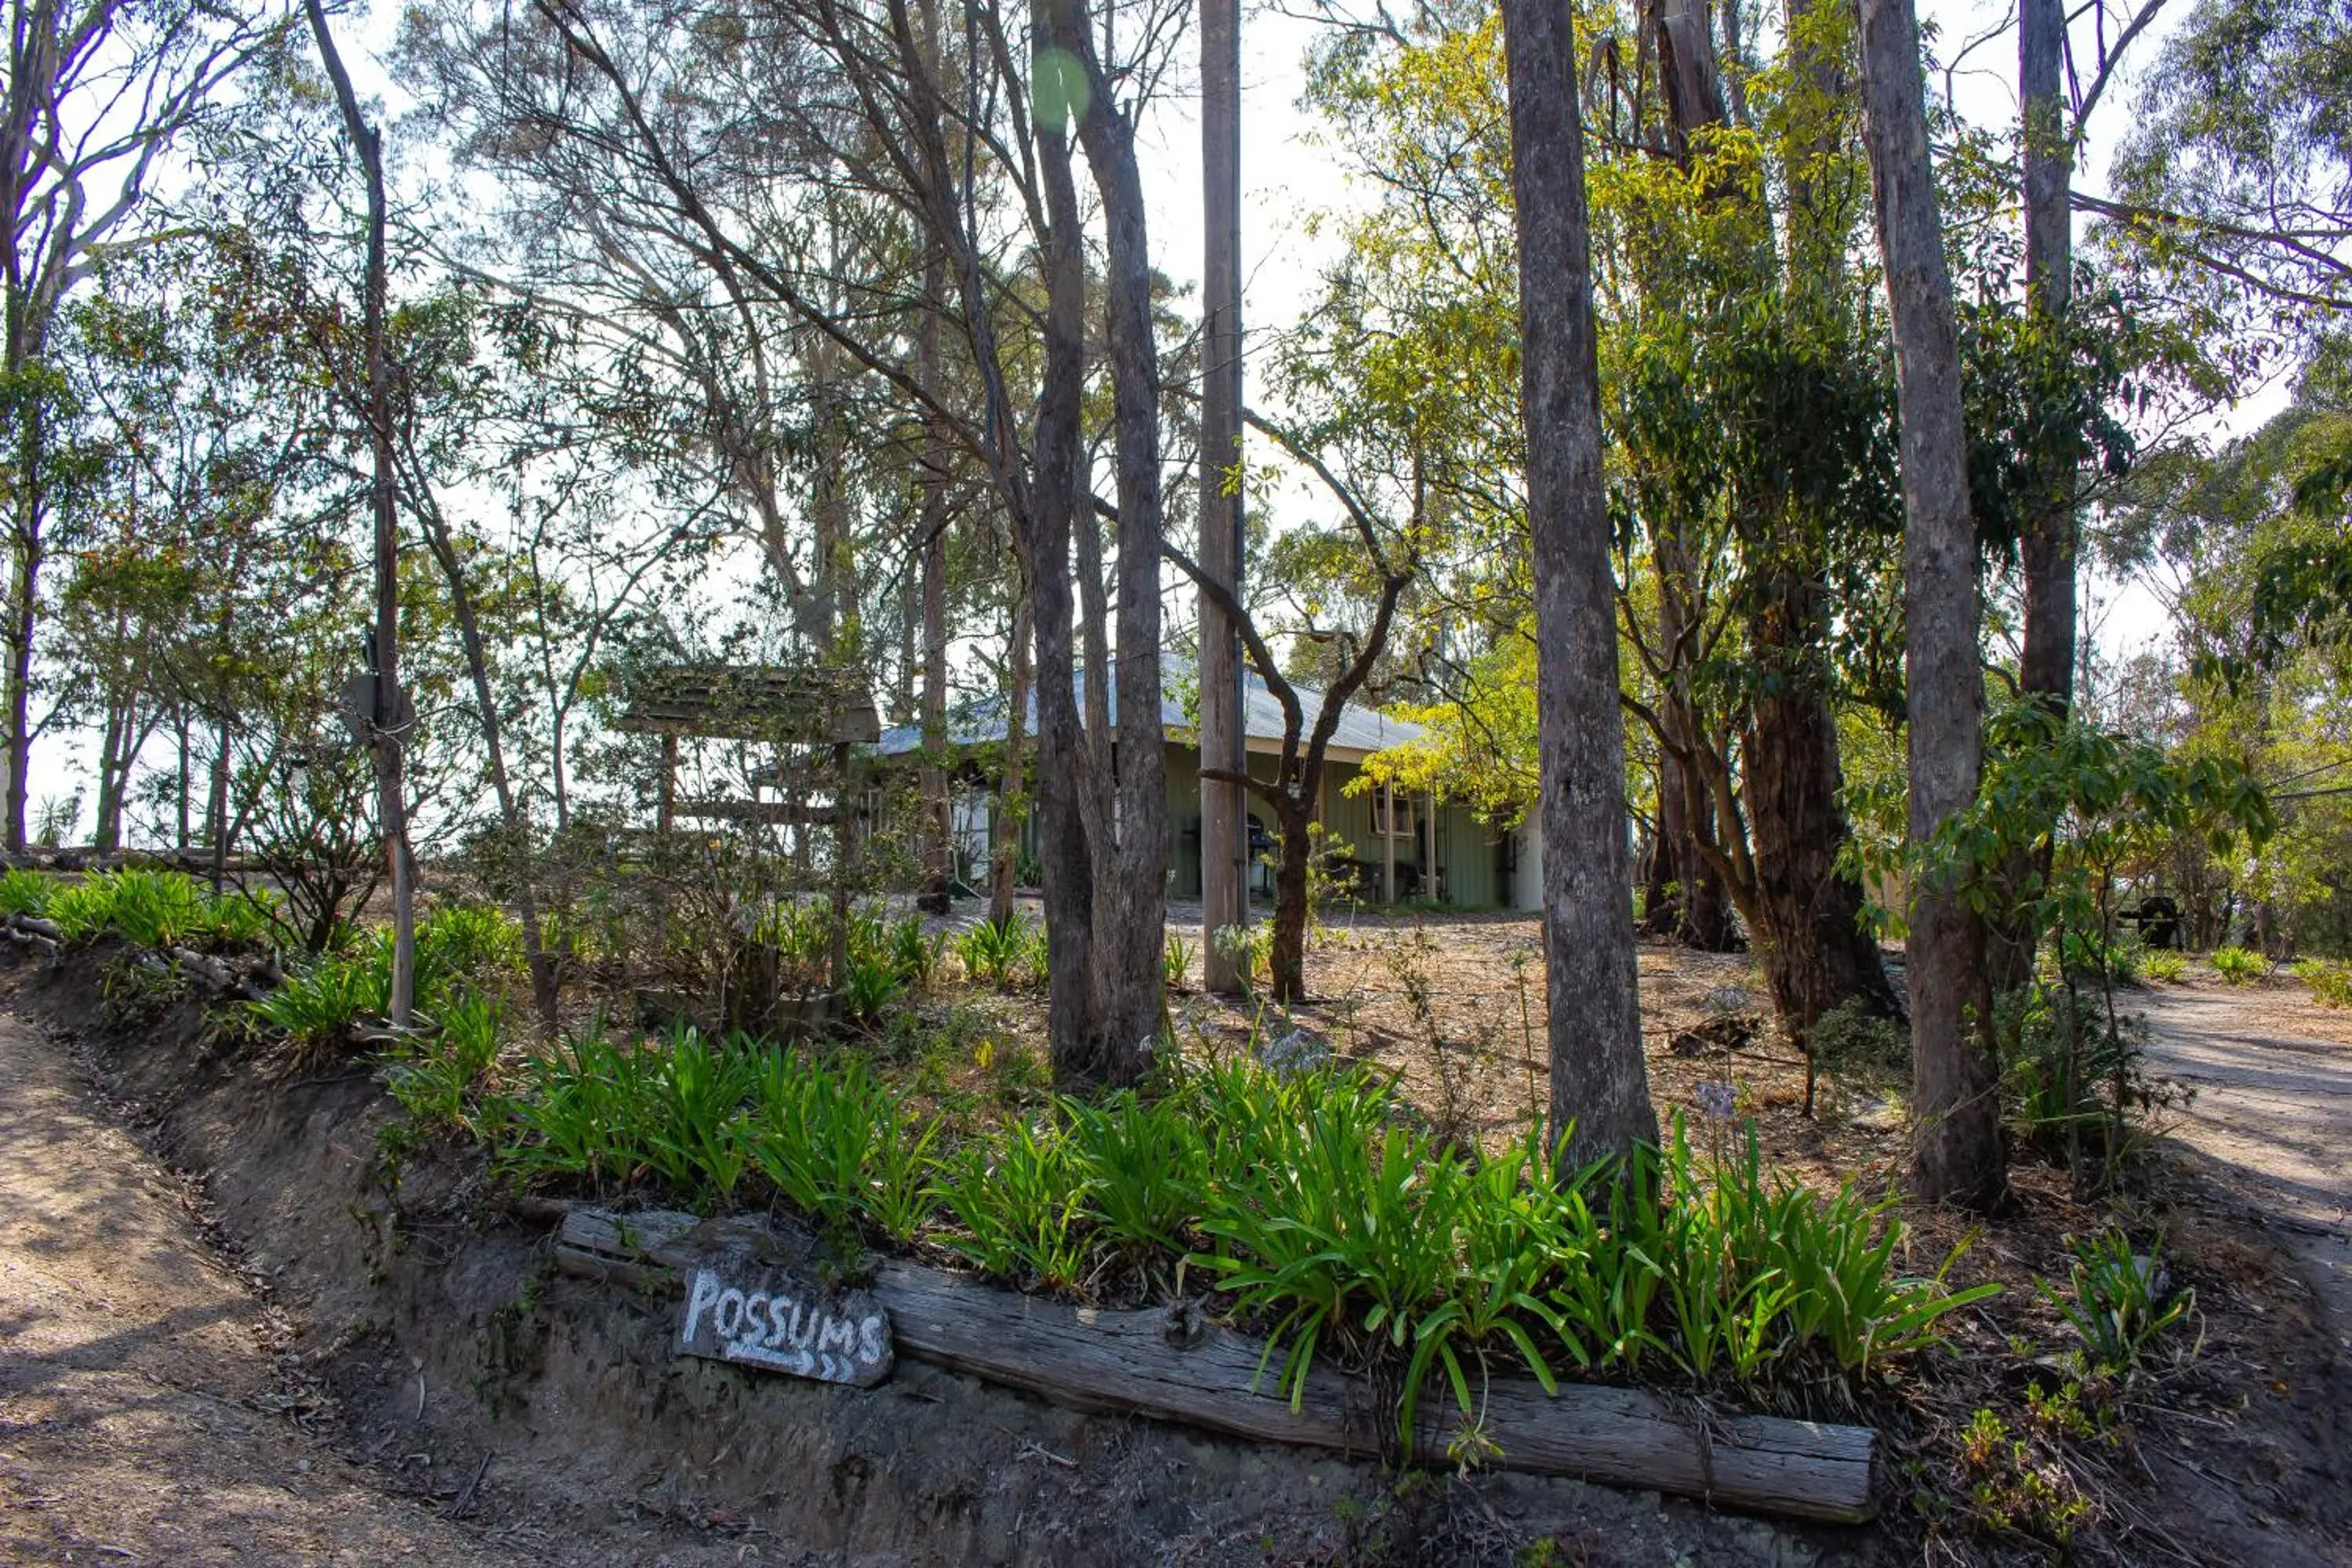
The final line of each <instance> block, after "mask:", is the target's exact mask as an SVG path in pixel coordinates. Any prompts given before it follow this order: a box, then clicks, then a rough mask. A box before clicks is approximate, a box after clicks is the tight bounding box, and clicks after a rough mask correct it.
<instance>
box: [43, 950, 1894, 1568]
mask: <svg viewBox="0 0 2352 1568" xmlns="http://www.w3.org/2000/svg"><path fill="white" fill-rule="evenodd" d="M98 973H99V970H98V966H97V963H96V962H95V961H91V960H78V961H76V962H75V963H73V964H71V965H70V966H68V968H66V969H64V970H61V971H60V970H48V969H35V968H31V967H19V968H16V969H15V970H13V971H8V972H5V973H0V1168H5V1170H6V1171H7V1172H8V1173H9V1175H8V1178H7V1180H8V1183H9V1185H7V1186H6V1187H5V1188H0V1200H5V1208H6V1212H7V1219H6V1221H5V1225H0V1312H5V1314H6V1321H7V1322H8V1325H9V1329H10V1335H9V1344H8V1347H7V1352H6V1360H5V1381H0V1401H5V1413H0V1452H5V1454H6V1456H7V1458H6V1459H5V1461H0V1498H5V1501H6V1503H7V1505H8V1506H7V1510H6V1512H5V1514H0V1547H5V1549H6V1550H7V1551H8V1552H10V1553H12V1554H13V1560H26V1561H59V1562H62V1561H73V1562H91V1561H100V1560H110V1561H145V1562H164V1561H172V1562H224V1563H230V1562H235V1563H272V1562H281V1561H321V1560H324V1561H344V1560H348V1561H353V1562H381V1561H385V1560H393V1559H397V1558H399V1557H401V1556H402V1555H404V1554H407V1553H411V1552H414V1553H415V1554H417V1555H419V1556H422V1557H423V1558H425V1559H426V1560H429V1561H433V1562H436V1563H440V1562H446V1563H656V1562H659V1563H674V1564H679V1565H681V1568H682V1565H685V1564H691V1563H803V1562H806V1563H893V1564H897V1563H909V1564H911V1563H1073V1564H1076V1563H1086V1564H1102V1563H1254V1564H1255V1563H1269V1562H1272V1563H1286V1562H1299V1563H1306V1562H1314V1563H1327V1562H1381V1561H1391V1562H1431V1563H1480V1562H1491V1563H1507V1562H1511V1561H1513V1560H1514V1555H1515V1553H1517V1552H1518V1551H1519V1550H1521V1549H1523V1548H1525V1547H1527V1546H1528V1545H1529V1544H1530V1543H1532V1542H1538V1541H1540V1540H1545V1539H1549V1540H1551V1541H1553V1542H1557V1544H1558V1552H1557V1555H1556V1558H1555V1559H1554V1560H1556V1561H1559V1562H1563V1563H1676V1562H1680V1561H1688V1562H1693V1563H1708V1564H1735V1565H1736V1564H1745V1563H1800V1562H1811V1561H1832V1562H1865V1561H1874V1560H1877V1559H1878V1558H1880V1557H1881V1556H1883V1555H1884V1552H1885V1542H1884V1541H1883V1540H1882V1539H1881V1538H1880V1537H1879V1536H1877V1535H1875V1534H1874V1533H1872V1532H1869V1531H1788V1530H1783V1529H1780V1528H1777V1527H1774V1526H1770V1525H1767V1524H1764V1523H1762V1522H1759V1521H1751V1520H1741V1519H1735V1518H1729V1517H1726V1516H1723V1515H1719V1514H1714V1513H1710V1512H1708V1511H1707V1510H1704V1509H1701V1508H1698V1507H1696V1506H1692V1505H1688V1504H1684V1503H1680V1502H1675V1501H1664V1502H1662V1501H1661V1500H1659V1499H1658V1498H1656V1497H1655V1496H1654V1495H1648V1494H1640V1493H1627V1492H1618V1491H1612V1490H1609V1489H1601V1488H1593V1487H1585V1486H1580V1485H1578V1484H1576V1483H1574V1482H1568V1481H1545V1480H1538V1479H1532V1478H1524V1477H1509V1476H1494V1477H1486V1478H1481V1479H1477V1480H1476V1481H1475V1482H1471V1483H1464V1482H1459V1481H1454V1480H1446V1479H1437V1480H1423V1481H1421V1482H1417V1483H1415V1484H1414V1485H1412V1486H1409V1487H1406V1488H1403V1489H1399V1488H1398V1487H1397V1485H1396V1483H1395V1480H1394V1478H1392V1477H1387V1476H1383V1475H1382V1474H1381V1472H1380V1471H1379V1470H1378V1469H1377V1468H1375V1467H1373V1466H1370V1465H1368V1464H1363V1463H1353V1462H1349V1461H1346V1460H1343V1459H1340V1458H1335V1457H1328V1456H1317V1455H1311V1454H1303V1453H1293V1452H1286V1451H1282V1450H1275V1449H1266V1448H1261V1447H1252V1446H1249V1445H1244V1444H1236V1443H1230V1442H1224V1441H1221V1440H1217V1439H1213V1438H1208V1437H1204V1436H1195V1435H1193V1434H1190V1433H1187V1432H1184V1431H1181V1430H1179V1429H1177V1428H1173V1427H1171V1426H1162V1425H1159V1424H1156V1423H1151V1422H1147V1421H1139V1420H1122V1419H1115V1418H1108V1417H1102V1416H1088V1415H1079V1414H1076V1413H1074V1412H1070V1411H1065V1410H1060V1409H1057V1408H1055V1407H1053V1406H1051V1405H1045V1404H1043V1403H1041V1402H1038V1401H1035V1400H1033V1399H1030V1398H1027V1397H1025V1396H1024V1395H1020V1394H1013V1393H1010V1392H1007V1391H1005V1390H1002V1389H998V1388H994V1387H991V1386H988V1385H986V1384H981V1383H979V1382H977V1381H975V1380H972V1379H971V1378H967V1377H962V1376H959V1375H956V1374H952V1373H944V1372H940V1371H937V1370H935V1369H932V1368H929V1367H925V1366H922V1365H919V1364H911V1363H903V1362H902V1363H900V1365H899V1367H898V1371H897V1373H895V1374H894V1376H893V1377H892V1379H891V1380H890V1382H888V1383H887V1384H885V1385H883V1386H882V1387H881V1388H879V1389H877V1390H875V1391H872V1392H870V1393H861V1392H857V1391H854V1390H848V1389H843V1388H837V1387H833V1386H828V1385H823V1384H813V1383H805V1382H800V1381H797V1380H793V1379H786V1378H779V1377H772V1376H765V1375H761V1374H756V1373H744V1372H740V1371H738V1370H735V1369H732V1368H727V1367H721V1366H718V1365H716V1364H714V1363H708V1362H699V1361H681V1360H677V1359H674V1358H673V1357H672V1356H671V1355H670V1354H669V1353H668V1336H669V1332H670V1327H671V1325H670V1317H671V1310H670V1308H669V1307H668V1305H667V1303H665V1302H646V1301H642V1300H637V1299H636V1298H634V1297H632V1296H631V1295H629V1294H627V1293H626V1292H624V1291H621V1290H618V1289H612V1288H609V1287H600V1286H592V1285H589V1284H586V1283H584V1282H582V1281H579V1280H574V1279H567V1278H564V1277H562V1276H559V1275H556V1274H555V1273H554V1272H553V1271H552V1269H551V1267H550V1263H549V1251H548V1246H547V1237H546V1236H545V1233H544V1232H543V1231H542V1230H541V1229H539V1228H537V1227H534V1226H527V1225H524V1224H521V1223H519V1222H516V1221H513V1220H510V1219H506V1218H503V1217H500V1216H499V1212H498V1209H497V1205H495V1204H494V1203H493V1202H492V1201H491V1200H492V1194H491V1192H490V1190H489V1188H488V1184H487V1183H486V1182H485V1181H484V1179H483V1173H482V1170H481V1167H480V1165H479V1163H478V1161H477V1160H476V1159H474V1158H473V1157H471V1156H462V1157H461V1156H450V1155H443V1154H436V1153H433V1152H425V1153H416V1154H412V1155H410V1156H409V1157H407V1158H405V1159H402V1160H395V1159H392V1158H389V1157H388V1156H387V1152H386V1151H387V1149H389V1148H394V1147H397V1146H398V1143H397V1140H394V1141H392V1142H386V1141H385V1140H384V1139H383V1133H384V1130H385V1129H386V1128H387V1127H388V1126H390V1125H391V1124H392V1121H393V1113H392V1108H391V1107H390V1105H389V1102H388V1101H387V1100H385V1099H384V1097H383V1095H382V1093H381V1092H380V1090H378V1089H377V1088H376V1087H375V1085H374V1084H373V1081H372V1079H370V1077H369V1076H368V1075H367V1074H366V1073H365V1072H363V1071H360V1070H352V1071H346V1072H341V1073H337V1074H332V1075H330V1076H326V1077H320V1078H310V1079H298V1080H293V1081H287V1080H284V1079H276V1078H273V1077H271V1076H270V1075H269V1073H268V1071H267V1070H266V1065H265V1064H264V1063H262V1062H260V1061H258V1060H257V1059H255V1058H253V1057H251V1056H250V1055H248V1054H245V1053H242V1052H240V1051H238V1050H236V1049H234V1048H231V1047H225V1046H222V1045H219V1044H217V1043H216V1042H215V1041H214V1040H213V1037H212V1034H211V1031H210V1030H209V1029H208V1028H207V1026H206V1025H205V1020H204V1019H203V1018H202V1017H201V1016H200V1015H199V1014H198V1013H197V1012H196V1010H195V1009H194V1007H193V1006H189V1005H182V1006H180V1007H178V1008H175V1009H173V1011H171V1012H169V1013H167V1014H165V1015H163V1016H161V1017H156V1018H150V1019H147V1020H144V1021H142V1022H141V1023H140V1024H139V1025H137V1026H133V1027H127V1028H118V1029H115V1030H113V1031H106V1030H100V1029H98V1028H96V1027H95V1026H93V1024H92V1021H93V1020H95V1019H96V1018H98V1017H99V1016H100V993H99V986H98V984H97V982H96V979H95V976H96V975H97V974H98ZM60 1025H71V1026H76V1027H77V1028H79V1029H80V1030H81V1034H80V1039H81V1041H82V1044H83V1045H84V1047H86V1050H85V1054H84V1055H83V1056H82V1058H81V1065H82V1067H83V1068H84V1070H85V1071H86V1072H87V1074H88V1075H89V1077H90V1078H91V1079H94V1080H95V1082H96V1084H97V1086H98V1087H99V1088H100V1089H102V1090H103V1091H104V1093H105V1094H106V1095H108V1096H110V1097H111V1099H112V1100H114V1101H116V1102H118V1103H116V1104H114V1105H113V1106H112V1107H110V1111H111V1113H112V1114H113V1115H116V1116H120V1117H121V1118H122V1119H124V1120H127V1121H129V1122H130V1123H131V1125H133V1126H134V1127H135V1128H136V1129H137V1130H138V1131H139V1133H140V1136H141V1138H142V1141H143V1142H144V1144H145V1145H146V1147H145V1148H144V1149H142V1148H141V1147H139V1146H138V1145H137V1144H134V1143H133V1142H131V1141H130V1140H129V1139H127V1138H125V1137H123V1136H122V1135H121V1134H120V1133H119V1132H116V1131H111V1130H110V1129H109V1128H108V1127H107V1126H106V1125H104V1122H105V1121H106V1120H107V1117H106V1116H105V1115H101V1114H98V1113H94V1112H93V1110H91V1108H90V1103H89V1093H88V1090H87V1089H84V1088H80V1087H78V1086H77V1085H76V1084H75V1083H74V1082H73V1081H72V1078H71V1075H70V1073H69V1072H68V1067H67V1058H66V1050H67V1045H66V1042H65V1040H64V1038H63V1037H61V1035H59V1034H58V1032H57V1029H58V1026H60ZM159 1161H160V1163H159ZM166 1165H168V1166H169V1167H171V1168H173V1169H176V1170H178V1171H181V1172H184V1173H189V1175H190V1176H192V1177H193V1178H194V1182H195V1184H196V1185H197V1186H198V1187H199V1188H200V1189H201V1193H202V1198H201V1200H200V1201H196V1202H197V1206H196V1207H195V1208H194V1209H192V1208H191V1203H192V1201H195V1200H192V1198H191V1195H190V1194H185V1193H184V1192H183V1190H182V1189H181V1188H180V1187H179V1186H178V1185H176V1184H175V1181H174V1178H173V1176H172V1175H171V1174H170V1173H169V1171H167V1170H166V1168H165V1167H166ZM199 1213H200V1214H201V1215H202V1217H203V1218H204V1219H205V1221H206V1222H208V1224H209V1226H210V1229H211V1235H210V1237H209V1238H207V1237H205V1236H204V1235H201V1234H199V1229H198V1226H197V1225H196V1223H195V1221H194V1215H195V1214H199ZM215 1243H217V1244H220V1245H219V1246H215ZM222 1247H226V1256H227V1257H228V1258H233V1259H234V1262H235V1265H236V1267H235V1268H229V1267H225V1265H224V1261H223V1258H224V1253H223V1251H222V1250H221V1248H222ZM257 1281H258V1282H261V1283H262V1284H263V1285H264V1286H266V1293H265V1292H264V1291H262V1290H257V1289H256V1283H255V1282H257ZM306 1467H307V1468H306ZM100 1553H106V1554H107V1555H105V1556H104V1557H103V1558H101V1557H100V1555H99V1554H100ZM338 1553H340V1554H341V1555H340V1556H339V1555H338Z"/></svg>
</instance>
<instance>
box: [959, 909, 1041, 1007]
mask: <svg viewBox="0 0 2352 1568" xmlns="http://www.w3.org/2000/svg"><path fill="white" fill-rule="evenodd" d="M1033 943H1034V946H1033ZM954 947H955V953H956V957H957V958H958V959H960V960H961V961H962V963H963V972H964V973H965V974H967V975H969V976H970V977H971V979H972V980H974V981H976V982H978V983H979V984H983V985H992V986H994V987H995V988H996V989H998V990H1000V991H1003V990H1006V989H1009V988H1010V987H1011V986H1012V985H1013V984H1014V983H1015V981H1016V980H1017V979H1018V978H1019V977H1020V976H1021V974H1022V973H1023V972H1024V969H1027V970H1029V971H1030V972H1031V973H1043V972H1044V959H1045V933H1044V932H1043V931H1033V930H1032V926H1031V921H1030V920H1029V917H1028V916H1027V915H1025V914H1023V913H1022V912H1021V911H1020V910H1013V912H1012V913H1010V914H1008V915H1006V916H1005V917H1004V919H1003V920H1002V921H980V922H978V923H977V924H975V925H972V926H970V927H967V928H966V929H965V930H964V931H963V932H962V933H961V935H959V936H958V937H957V938H956V939H955V942H954ZM1033 961H1034V962H1033Z"/></svg>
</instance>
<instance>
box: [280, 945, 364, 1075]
mask: <svg viewBox="0 0 2352 1568" xmlns="http://www.w3.org/2000/svg"><path fill="white" fill-rule="evenodd" d="M382 1007H383V989H382V988H381V987H380V986H379V984H377V980H376V977H375V975H374V974H373V973H371V972H370V968H369V966H368V965H367V964H366V963H358V962H354V961H352V960H351V959H348V958H344V957H341V956H340V955H338V954H335V953H322V954H320V956H319V957H318V958H316V959H314V960H312V961H311V962H310V963H309V964H308V965H306V966H304V967H303V968H300V969H297V970H295V971H294V972H293V973H290V974H289V975H287V977H286V981H285V984H281V985H279V986H278V989H276V990H275V991H272V992H271V993H270V994H268V995H267V996H265V997H263V998H261V999H260V1000H259V1001H257V1002H255V1003H253V1004H252V1008H253V1015H254V1016H256V1017H257V1018H259V1019H260V1020H261V1021H262V1022H263V1023H265V1024H267V1025H268V1026H270V1027H271V1028H274V1029H276V1030H277V1031H278V1033H280V1034H282V1035H284V1036H286V1037H288V1038H289V1039H290V1040H292V1041H293V1042H294V1044H295V1047H296V1048H297V1050H298V1051H299V1053H300V1054H302V1055H306V1056H309V1055H316V1054H320V1053H322V1052H325V1051H328V1050H331V1049H333V1048H334V1047H337V1046H339V1045H341V1043H342V1042H343V1040H344V1039H345V1038H346V1037H348V1036H349V1035H350V1033H351V1030H352V1026H354V1025H356V1024H357V1023H358V1022H359V1021H360V1020H361V1019H362V1018H363V1017H366V1016H369V1015H370V1014H373V1013H377V1012H379V1011H381V1009H382Z"/></svg>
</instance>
